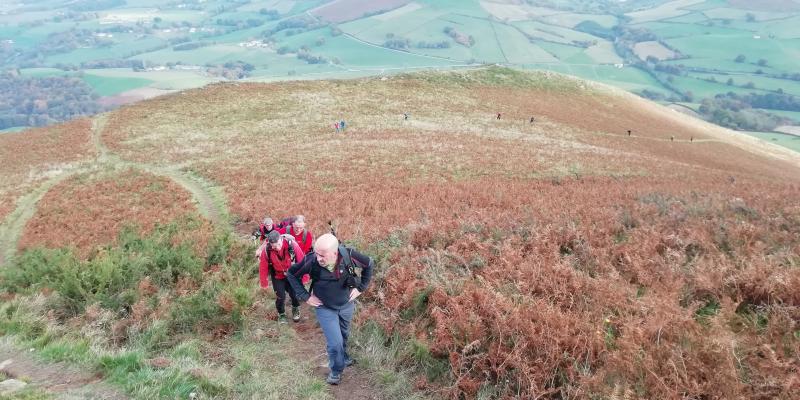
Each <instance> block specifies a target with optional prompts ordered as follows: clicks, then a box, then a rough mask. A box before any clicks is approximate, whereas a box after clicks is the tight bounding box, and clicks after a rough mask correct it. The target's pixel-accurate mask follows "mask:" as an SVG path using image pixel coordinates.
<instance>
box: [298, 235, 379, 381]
mask: <svg viewBox="0 0 800 400" xmlns="http://www.w3.org/2000/svg"><path fill="white" fill-rule="evenodd" d="M312 254H313V255H314V256H313V257H312V256H311V254H309V255H308V256H306V257H305V258H304V259H303V262H302V263H298V264H294V265H293V266H292V267H291V268H290V269H289V273H288V274H286V278H287V279H288V280H289V284H291V285H292V288H293V289H294V292H295V293H296V295H297V298H299V299H300V300H301V301H305V302H306V303H308V305H310V306H311V307H314V309H315V311H316V315H317V321H319V325H320V327H321V328H322V332H323V333H324V334H325V341H326V342H327V350H328V366H329V367H330V369H331V372H330V374H329V375H328V378H327V379H326V382H328V383H329V384H331V385H338V384H339V382H341V380H342V372H343V371H344V368H345V367H348V366H350V365H353V363H354V361H353V359H352V358H350V356H349V355H348V354H347V336H348V334H349V332H350V321H351V320H352V319H353V314H354V313H355V309H356V306H355V299H356V298H357V297H358V296H360V295H361V293H363V292H364V291H365V290H367V286H369V281H370V279H371V278H372V269H373V268H374V263H373V261H372V259H371V258H370V257H368V256H365V255H363V254H361V253H359V252H357V251H354V250H351V249H348V248H346V247H344V246H339V240H338V239H336V236H334V235H332V234H330V233H327V234H324V235H322V236H320V237H319V238H317V241H316V242H314V253H312ZM355 268H361V278H360V279H359V278H358V276H356V274H355ZM305 274H309V275H311V293H309V292H308V291H307V290H306V288H305V287H304V286H303V284H302V282H301V281H300V278H298V277H301V276H303V275H305Z"/></svg>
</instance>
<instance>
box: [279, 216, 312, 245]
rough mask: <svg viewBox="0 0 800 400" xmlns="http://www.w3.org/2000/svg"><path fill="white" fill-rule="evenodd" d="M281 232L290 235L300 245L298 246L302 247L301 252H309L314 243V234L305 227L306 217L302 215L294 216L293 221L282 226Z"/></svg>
mask: <svg viewBox="0 0 800 400" xmlns="http://www.w3.org/2000/svg"><path fill="white" fill-rule="evenodd" d="M281 233H286V234H289V235H292V236H293V237H294V239H295V240H296V241H297V243H298V244H299V245H300V248H301V249H303V254H308V253H309V252H311V248H312V246H313V245H314V235H313V234H311V231H309V230H308V229H306V219H305V217H303V216H302V215H298V216H296V217H295V219H294V222H292V224H291V225H289V226H287V227H286V228H284V230H283V231H281Z"/></svg>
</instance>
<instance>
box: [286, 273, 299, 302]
mask: <svg viewBox="0 0 800 400" xmlns="http://www.w3.org/2000/svg"><path fill="white" fill-rule="evenodd" d="M282 280H283V284H284V286H285V287H286V291H287V292H288V293H289V299H291V300H292V307H300V300H299V299H298V298H297V295H296V294H295V293H294V288H293V287H292V285H290V284H289V281H288V280H287V279H286V278H284V279H282Z"/></svg>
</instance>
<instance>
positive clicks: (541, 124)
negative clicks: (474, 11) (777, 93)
mask: <svg viewBox="0 0 800 400" xmlns="http://www.w3.org/2000/svg"><path fill="white" fill-rule="evenodd" d="M403 113H408V114H409V119H408V120H404V118H403ZM498 113H500V114H501V118H500V119H498V118H497V114H498ZM531 117H534V118H535V121H534V122H533V123H531V122H530V118H531ZM103 118H106V123H105V124H104V125H103V126H101V127H98V125H97V124H95V125H94V127H91V126H88V125H91V124H84V125H87V126H86V127H85V129H86V132H87V134H86V135H84V136H87V135H88V136H92V133H94V136H93V137H94V138H95V139H96V140H95V144H94V146H95V147H99V148H98V149H96V151H95V152H94V153H96V154H98V155H96V156H95V155H94V153H92V152H91V151H89V150H86V149H83V147H81V149H83V150H81V153H80V154H83V155H82V156H81V157H83V158H82V159H81V160H83V161H82V162H84V163H85V164H81V165H80V166H77V167H75V169H74V170H73V171H72V172H70V173H71V174H72V175H70V177H71V178H70V179H64V180H61V181H59V182H53V183H52V185H54V186H52V187H53V188H54V189H53V190H55V192H52V191H50V192H48V188H49V186H48V187H47V188H44V187H40V188H39V190H40V192H41V193H39V196H40V198H43V200H42V201H41V202H40V203H36V202H28V203H27V204H23V203H24V202H20V203H19V204H20V207H23V208H25V207H29V208H30V207H33V208H32V209H30V210H29V214H31V215H30V216H29V217H28V218H29V220H26V223H25V229H24V231H22V232H17V236H14V235H6V236H5V237H6V238H11V239H8V240H6V241H5V242H4V246H6V247H7V248H6V249H3V250H9V249H8V247H9V246H11V247H13V249H11V250H12V251H13V250H16V249H17V248H18V247H20V250H24V248H30V247H35V246H37V245H42V246H50V247H58V246H61V245H62V244H63V243H75V244H77V245H79V246H83V248H81V249H80V250H81V252H79V254H80V256H81V257H88V258H90V259H91V258H92V257H98V255H97V254H98V253H97V252H92V251H91V248H86V247H93V246H96V245H98V244H101V243H102V242H103V240H98V239H102V238H108V241H107V242H108V243H111V242H113V240H114V238H115V237H117V233H118V232H119V231H120V229H122V227H123V226H124V225H125V224H126V223H128V222H133V223H135V224H137V225H138V226H140V227H141V228H144V229H146V230H152V229H154V228H153V223H154V222H160V223H166V222H169V221H167V220H165V219H171V218H176V219H177V220H178V221H182V220H181V218H186V216H187V215H188V216H189V217H190V218H195V219H196V221H198V222H197V223H196V224H195V225H192V226H194V227H196V229H197V232H198V236H197V238H195V237H194V236H192V240H193V241H194V242H196V243H202V245H201V246H197V247H198V250H197V251H200V252H201V253H202V252H203V251H213V247H214V245H213V244H208V243H207V238H208V235H209V232H210V231H211V230H212V228H211V226H212V225H213V224H216V226H217V227H218V228H219V227H222V228H230V227H235V229H236V231H238V232H239V233H242V234H246V233H248V232H249V231H250V229H251V228H252V227H253V224H254V223H255V222H256V221H258V220H259V219H260V218H263V216H264V215H267V214H268V215H270V216H272V217H273V218H275V217H282V216H284V215H289V214H305V215H306V218H307V220H308V221H309V222H310V228H311V229H312V231H314V232H315V233H321V232H324V231H326V230H327V221H329V220H333V221H334V222H335V223H336V224H337V225H338V231H339V234H340V236H342V237H343V238H346V239H347V240H348V242H350V243H354V244H357V245H358V246H359V247H362V248H364V249H366V250H367V251H368V252H369V253H370V254H372V255H373V256H374V257H376V259H377V260H378V261H379V267H380V272H379V276H378V279H377V282H376V284H375V286H374V287H373V288H372V289H371V290H370V292H369V293H368V294H367V296H366V300H365V302H366V304H365V308H364V309H363V310H362V314H361V316H360V318H359V321H360V322H359V325H360V326H361V335H362V336H360V337H361V341H360V342H359V343H360V344H359V346H362V347H360V351H361V355H362V357H364V358H369V357H373V358H372V359H373V360H381V359H380V358H378V356H377V355H375V354H373V352H375V349H374V348H373V347H370V346H367V345H365V343H366V344H369V343H372V344H375V343H377V344H378V346H377V347H381V346H382V345H383V346H389V348H394V347H392V346H393V344H397V343H398V341H399V342H402V343H404V346H410V347H407V348H409V349H411V350H408V351H405V352H400V353H398V354H395V358H393V360H394V361H396V362H397V363H399V364H398V365H399V367H398V368H401V369H409V368H410V369H411V370H413V371H415V373H416V374H418V376H419V378H418V379H417V381H416V384H415V387H416V389H418V390H421V391H422V392H427V393H429V394H434V395H436V396H441V395H442V394H444V395H445V396H448V397H449V396H452V397H455V398H458V397H461V396H466V397H467V398H473V397H476V396H477V397H482V398H490V397H492V396H495V397H506V398H510V397H515V396H516V397H519V396H522V397H536V396H539V395H543V396H545V397H550V398H592V397H597V396H601V397H615V396H617V397H628V398H681V397H683V398H685V397H692V398H701V397H707V398H716V397H722V398H739V397H746V398H787V399H788V398H797V393H800V390H798V389H800V387H798V386H799V385H800V382H798V381H797V379H796V376H797V372H798V370H799V368H800V359H799V358H798V357H800V325H798V323H799V321H800V297H798V294H797V291H796V290H795V288H797V287H798V285H800V269H798V265H800V208H798V206H797V202H796V199H797V198H798V195H800V155H798V154H796V153H792V152H790V151H788V150H785V149H783V148H780V147H777V146H772V145H769V144H764V143H761V142H758V141H756V140H754V139H750V138H748V137H746V136H743V135H739V134H736V133H734V132H731V131H727V130H724V129H721V128H718V127H714V126H711V125H708V124H706V123H703V122H700V121H698V120H695V119H692V118H691V117H688V116H685V115H683V114H680V113H677V112H674V111H671V110H669V109H666V108H663V107H661V106H658V105H656V104H654V103H650V102H648V101H645V100H642V99H639V98H636V97H634V96H632V95H628V94H626V93H623V92H621V91H618V90H614V89H610V88H608V87H606V86H603V85H599V84H594V83H590V82H584V81H579V80H575V79H572V78H569V77H566V76H562V75H558V74H553V73H523V72H519V71H516V70H510V69H503V68H484V69H476V70H471V71H462V72H447V73H421V74H411V75H398V76H393V77H387V78H367V79H359V80H347V81H317V82H284V83H276V84H219V85H211V86H207V87H205V88H202V89H196V90H190V91H186V92H182V93H177V94H172V95H168V96H164V97H160V98H156V99H153V100H149V101H145V102H142V103H137V104H134V105H130V106H126V107H123V108H121V109H119V110H117V111H114V112H112V113H109V114H107V115H105V116H103ZM342 119H343V120H345V121H346V123H347V129H346V131H345V132H343V133H336V132H335V131H334V129H333V123H334V122H335V121H339V120H342ZM93 128H94V131H93V130H92V129H93ZM628 130H630V131H631V134H630V135H628ZM14 135H15V134H7V135H3V136H2V137H0V150H2V151H5V152H11V151H13V150H9V149H10V146H11V143H15V142H14V140H15V136H14ZM81 140H83V139H81ZM15 148H16V147H15ZM92 157H95V158H92ZM28 158H31V159H33V157H22V159H28ZM110 158H113V159H114V160H116V161H109V159H110ZM37 162H38V161H37ZM31 165H32V166H31V167H29V168H34V167H35V165H38V164H35V165H34V164H31ZM4 168H5V167H4ZM19 168H20V167H18V166H17V167H15V168H14V169H9V170H8V171H5V170H4V171H0V173H2V174H3V177H4V178H6V177H13V179H11V178H8V179H3V180H2V182H3V183H4V187H3V188H2V190H3V192H2V193H4V198H9V199H14V198H21V196H24V195H25V194H26V193H34V190H35V189H26V188H36V184H37V183H38V182H40V181H39V180H37V179H38V178H36V177H37V176H38V175H36V174H33V173H31V174H30V177H29V178H28V179H27V180H25V179H22V178H19V177H20V176H22V175H20V174H19V173H18V172H17V169H19ZM131 169H138V170H140V171H142V172H132V171H131ZM31 171H33V169H31ZM153 171H155V172H158V171H169V172H170V173H169V174H167V173H162V174H156V175H159V176H151V175H150V174H151V173H155V172H153ZM52 175H53V176H54V177H57V176H59V173H58V172H55V171H54V172H52ZM115 176H117V177H121V178H123V179H120V178H115ZM170 176H180V177H183V178H184V179H190V180H192V182H198V186H197V190H199V191H201V192H202V193H205V194H202V193H201V194H197V193H193V195H192V196H190V195H189V194H188V193H185V192H183V191H181V190H180V188H178V187H177V186H175V183H174V182H168V181H169V179H170ZM22 181H24V182H27V183H26V184H25V185H22V184H21V183H18V182H22ZM178 184H180V182H178ZM20 187H21V188H23V190H20V189H17V188H20ZM164 190H168V191H169V192H171V193H172V194H171V195H169V196H167V195H166V193H163V191H164ZM44 192H47V193H46V194H45V193H44ZM15 196H16V197H15ZM190 198H194V205H199V207H198V208H195V207H193V206H192V203H191V200H190ZM92 199H97V202H95V204H93V205H92ZM203 199H205V203H209V202H211V203H213V207H214V208H215V209H217V210H220V211H219V212H217V213H216V214H214V215H217V218H216V219H217V220H215V221H212V222H208V221H206V220H205V218H204V217H202V216H198V210H199V211H202V209H204V208H208V207H205V206H203V205H202V204H203ZM160 202H161V203H160ZM163 202H169V204H164V203H163ZM37 204H39V206H38V208H36V207H37ZM103 204H109V206H108V207H102V205H103ZM111 204H113V205H115V206H114V207H112V206H110V205H111ZM89 205H92V206H93V207H94V208H92V211H91V213H87V212H85V211H84V209H85V208H86V207H89ZM98 205H99V206H98ZM117 205H121V206H122V207H124V208H125V212H122V211H120V210H119V207H117ZM167 205H168V206H169V207H166V206H167ZM209 207H210V206H209ZM17 208H19V207H17ZM12 209H13V208H12ZM104 210H107V212H108V213H109V214H108V215H104V214H103V213H104V212H106V211H104ZM21 211H22V210H19V209H18V210H17V211H14V212H12V213H10V214H7V215H8V217H7V218H6V220H5V222H4V224H3V226H2V228H3V229H5V230H6V231H8V230H9V229H11V226H12V225H13V224H11V223H13V222H15V221H17V223H16V226H18V225H19V222H18V219H15V218H14V215H19V214H20V212H21ZM206 214H208V213H206ZM59 216H63V217H59ZM115 216H116V217H117V219H115ZM120 216H124V217H125V219H124V220H123V219H121V218H120ZM220 216H224V217H225V218H228V222H229V224H226V223H225V222H224V221H223V222H220V221H219V220H218V218H219V217H220ZM88 218H93V219H94V220H97V221H113V223H110V222H104V223H102V224H101V223H89V222H87V221H86V219H88ZM76 226H79V227H80V229H74V227H76ZM18 228H19V227H18ZM0 232H2V231H0ZM20 234H21V238H19V236H20ZM15 238H16V239H15ZM86 238H90V239H91V240H87V239H86ZM56 239H57V240H56ZM0 243H3V242H0ZM22 247H24V248H22ZM209 247H210V248H212V250H206V249H207V248H209ZM12 251H9V252H7V253H9V254H10V252H12ZM100 254H102V252H101V253H100ZM209 257H210V256H209ZM209 259H210V258H209ZM228 262H230V259H228ZM9 264H10V263H9ZM18 267H19V266H17V265H16V264H15V268H18ZM206 267H207V268H210V270H211V271H216V270H214V268H217V267H218V266H216V264H214V265H211V264H210V265H208V266H206ZM214 274H216V272H214ZM214 274H212V275H209V276H211V277H214V276H217V275H214ZM226 284H227V283H226ZM250 284H252V286H247V285H250ZM243 285H245V287H248V288H249V289H247V290H251V291H254V290H255V282H252V283H243ZM198 287H199V285H195V286H194V289H189V290H196V289H197V288H198ZM118 318H120V319H121V320H124V319H125V318H129V317H127V316H124V315H123V316H119V317H118ZM403 348H406V347H403ZM384 361H385V360H384ZM375 362H376V363H380V361H375ZM229 395H230V396H229V397H232V398H237V396H236V393H235V392H233V393H229Z"/></svg>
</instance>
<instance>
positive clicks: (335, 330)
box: [315, 306, 344, 375]
mask: <svg viewBox="0 0 800 400" xmlns="http://www.w3.org/2000/svg"><path fill="white" fill-rule="evenodd" d="M315 312H316V314H317V321H318V322H319V326H320V328H322V333H323V334H324V335H325V343H326V349H327V350H328V366H329V367H330V369H331V372H332V373H333V374H335V375H339V374H341V373H342V371H344V349H343V348H342V345H343V343H344V342H343V339H342V330H341V328H340V327H339V313H338V312H337V311H336V310H333V309H330V308H327V307H325V306H319V307H317V308H316V309H315Z"/></svg>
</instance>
